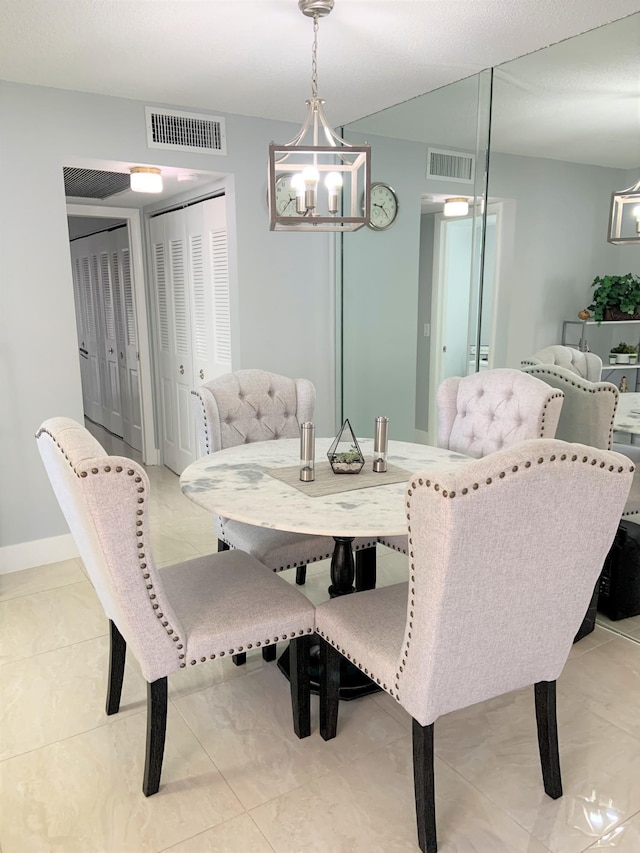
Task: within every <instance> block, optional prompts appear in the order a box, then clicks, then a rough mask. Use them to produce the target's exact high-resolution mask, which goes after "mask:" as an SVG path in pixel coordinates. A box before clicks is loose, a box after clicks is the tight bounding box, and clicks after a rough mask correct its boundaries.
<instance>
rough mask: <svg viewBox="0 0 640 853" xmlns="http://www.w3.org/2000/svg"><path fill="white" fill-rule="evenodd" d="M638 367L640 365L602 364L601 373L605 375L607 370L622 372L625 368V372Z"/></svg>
mask: <svg viewBox="0 0 640 853" xmlns="http://www.w3.org/2000/svg"><path fill="white" fill-rule="evenodd" d="M639 367H640V364H604V363H603V365H602V372H603V373H605V372H606V371H607V370H622V369H623V368H625V369H626V370H637V369H638V368H639Z"/></svg>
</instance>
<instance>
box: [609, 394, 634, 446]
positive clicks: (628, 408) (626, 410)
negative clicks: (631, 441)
mask: <svg viewBox="0 0 640 853" xmlns="http://www.w3.org/2000/svg"><path fill="white" fill-rule="evenodd" d="M613 429H614V430H615V431H617V432H629V433H632V434H634V435H640V393H638V392H636V391H627V392H625V393H624V394H620V396H619V398H618V408H617V409H616V414H615V417H614V419H613Z"/></svg>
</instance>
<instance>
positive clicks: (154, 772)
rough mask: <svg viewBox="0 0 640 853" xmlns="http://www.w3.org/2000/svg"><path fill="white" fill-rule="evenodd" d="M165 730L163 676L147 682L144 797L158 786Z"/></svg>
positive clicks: (164, 680)
mask: <svg viewBox="0 0 640 853" xmlns="http://www.w3.org/2000/svg"><path fill="white" fill-rule="evenodd" d="M166 731H167V678H166V676H165V677H164V678H158V679H157V680H156V681H151V682H149V683H147V751H146V755H145V760H144V780H143V782H142V792H143V794H144V795H145V797H150V796H151V795H152V794H155V793H157V791H158V788H159V787H160V774H161V773H162V758H163V756H164V739H165V734H166Z"/></svg>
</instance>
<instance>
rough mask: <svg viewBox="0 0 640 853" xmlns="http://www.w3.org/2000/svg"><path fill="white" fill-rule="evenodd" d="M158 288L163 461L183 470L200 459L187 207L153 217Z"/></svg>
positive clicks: (152, 227) (152, 236)
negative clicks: (193, 396)
mask: <svg viewBox="0 0 640 853" xmlns="http://www.w3.org/2000/svg"><path fill="white" fill-rule="evenodd" d="M151 240H152V249H153V265H154V277H155V281H156V292H157V310H158V330H159V344H160V352H159V365H160V406H161V411H162V436H163V438H162V445H163V447H162V449H163V459H164V464H165V465H167V466H168V467H169V468H171V470H172V471H175V472H176V474H180V473H182V471H183V470H184V469H185V468H186V466H187V465H188V464H189V463H190V462H192V461H193V459H195V437H194V434H193V419H192V416H191V410H190V407H191V400H190V394H191V387H192V374H193V353H192V346H191V316H190V300H189V286H188V281H189V270H188V269H187V263H188V251H187V239H186V232H185V217H184V213H183V211H181V210H179V211H172V212H171V213H165V214H163V215H162V216H157V217H155V218H154V219H152V220H151Z"/></svg>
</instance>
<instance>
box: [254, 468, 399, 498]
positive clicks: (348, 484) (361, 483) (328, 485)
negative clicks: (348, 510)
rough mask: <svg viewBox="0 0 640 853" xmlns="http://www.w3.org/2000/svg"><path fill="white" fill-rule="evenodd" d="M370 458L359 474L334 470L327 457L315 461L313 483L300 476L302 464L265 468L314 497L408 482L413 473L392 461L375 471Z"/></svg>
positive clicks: (271, 475) (276, 477)
mask: <svg viewBox="0 0 640 853" xmlns="http://www.w3.org/2000/svg"><path fill="white" fill-rule="evenodd" d="M371 466H372V461H371V459H365V463H364V467H363V468H362V470H361V471H360V473H359V474H334V473H333V471H332V469H331V465H330V464H329V462H328V461H326V462H324V461H323V462H316V466H315V468H316V470H315V473H316V478H315V480H313V481H312V482H310V483H303V482H301V480H300V467H299V466H298V465H291V466H287V467H286V468H266V469H265V471H266V473H267V474H268V475H269V476H270V477H275V479H276V480H282V482H283V483H287V484H288V485H289V486H293V487H294V489H299V490H300V491H301V492H304V493H305V495H309V496H310V497H312V498H321V497H324V496H325V495H334V494H338V493H340V492H352V491H355V490H356V489H370V488H372V487H373V486H388V485H390V484H391V483H405V482H408V481H409V478H410V477H411V472H410V471H405V469H404V468H398V466H397V465H389V464H388V463H387V470H386V471H385V472H383V473H380V474H378V473H376V472H375V471H374V470H373V469H372V467H371Z"/></svg>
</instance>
